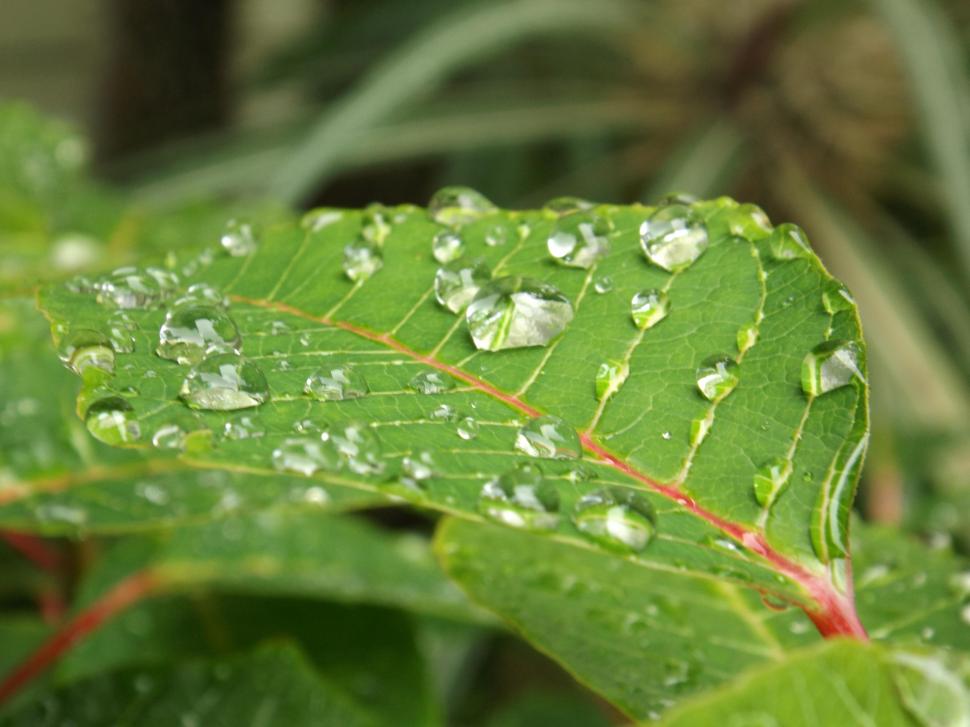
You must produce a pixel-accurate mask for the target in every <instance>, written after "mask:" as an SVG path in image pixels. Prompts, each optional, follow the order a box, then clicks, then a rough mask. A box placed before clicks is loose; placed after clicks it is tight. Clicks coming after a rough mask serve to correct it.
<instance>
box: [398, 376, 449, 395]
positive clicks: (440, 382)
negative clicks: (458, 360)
mask: <svg viewBox="0 0 970 727" xmlns="http://www.w3.org/2000/svg"><path fill="white" fill-rule="evenodd" d="M408 388H410V389H413V390H414V391H416V392H418V393H419V394H440V393H442V392H444V391H448V390H450V389H453V388H455V380H454V379H452V378H451V377H450V376H446V375H445V374H443V373H441V372H440V371H433V370H428V371H419V372H418V373H417V374H415V376H414V378H413V379H411V380H410V381H409V382H408Z"/></svg>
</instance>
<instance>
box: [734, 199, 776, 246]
mask: <svg viewBox="0 0 970 727" xmlns="http://www.w3.org/2000/svg"><path fill="white" fill-rule="evenodd" d="M723 214H725V215H726V217H727V229H728V232H729V233H730V234H731V235H734V236H735V237H743V238H744V239H745V240H760V239H762V238H764V237H767V236H768V235H770V234H771V231H772V229H773V228H772V225H771V220H769V219H768V215H766V214H765V211H764V210H763V209H761V208H760V207H759V206H758V205H756V204H742V205H738V206H737V207H733V208H730V209H729V210H727V211H726V212H724V213H723Z"/></svg>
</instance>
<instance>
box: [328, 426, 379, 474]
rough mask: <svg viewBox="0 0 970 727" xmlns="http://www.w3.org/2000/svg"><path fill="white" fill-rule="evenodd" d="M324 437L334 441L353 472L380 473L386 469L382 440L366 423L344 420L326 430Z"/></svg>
mask: <svg viewBox="0 0 970 727" xmlns="http://www.w3.org/2000/svg"><path fill="white" fill-rule="evenodd" d="M322 438H323V439H324V440H325V441H330V442H332V443H333V445H334V446H335V447H336V448H337V452H338V453H339V454H340V456H341V458H342V459H343V460H344V462H345V463H346V465H347V467H348V469H350V471H351V472H355V473H357V474H359V475H379V474H381V473H382V472H383V471H384V461H383V460H382V459H381V441H380V439H378V437H377V435H376V434H375V433H374V432H373V430H371V429H370V427H368V426H367V425H366V424H362V423H359V422H344V423H343V424H340V425H339V426H335V427H334V428H333V429H331V430H330V431H328V432H324V433H323V437H322Z"/></svg>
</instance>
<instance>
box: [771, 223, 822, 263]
mask: <svg viewBox="0 0 970 727" xmlns="http://www.w3.org/2000/svg"><path fill="white" fill-rule="evenodd" d="M768 249H769V250H771V256H772V257H773V258H774V259H775V260H796V259H798V258H811V257H812V248H811V246H809V244H808V238H807V237H806V236H805V231H804V230H803V229H802V228H801V227H799V226H798V225H794V224H792V223H791V222H785V223H783V224H780V225H778V227H776V228H775V229H774V231H773V232H772V233H771V236H770V237H769V238H768Z"/></svg>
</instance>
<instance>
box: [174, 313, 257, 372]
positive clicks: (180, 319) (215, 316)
mask: <svg viewBox="0 0 970 727" xmlns="http://www.w3.org/2000/svg"><path fill="white" fill-rule="evenodd" d="M241 345H242V338H241V337H240V336H239V329H238V328H236V324H235V322H233V320H232V318H230V317H229V316H228V314H226V313H225V312H224V311H222V310H220V309H218V308H213V307H211V306H193V307H187V308H183V307H178V308H174V309H172V310H170V311H169V312H168V314H167V315H166V316H165V322H164V323H163V324H162V327H161V328H159V330H158V347H157V348H156V349H155V353H157V354H158V355H159V356H161V357H162V358H164V359H168V360H170V361H177V362H178V363H180V364H196V363H199V361H201V360H202V359H203V358H205V357H206V356H207V355H209V354H211V353H217V352H218V353H239V348H240V346H241Z"/></svg>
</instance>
